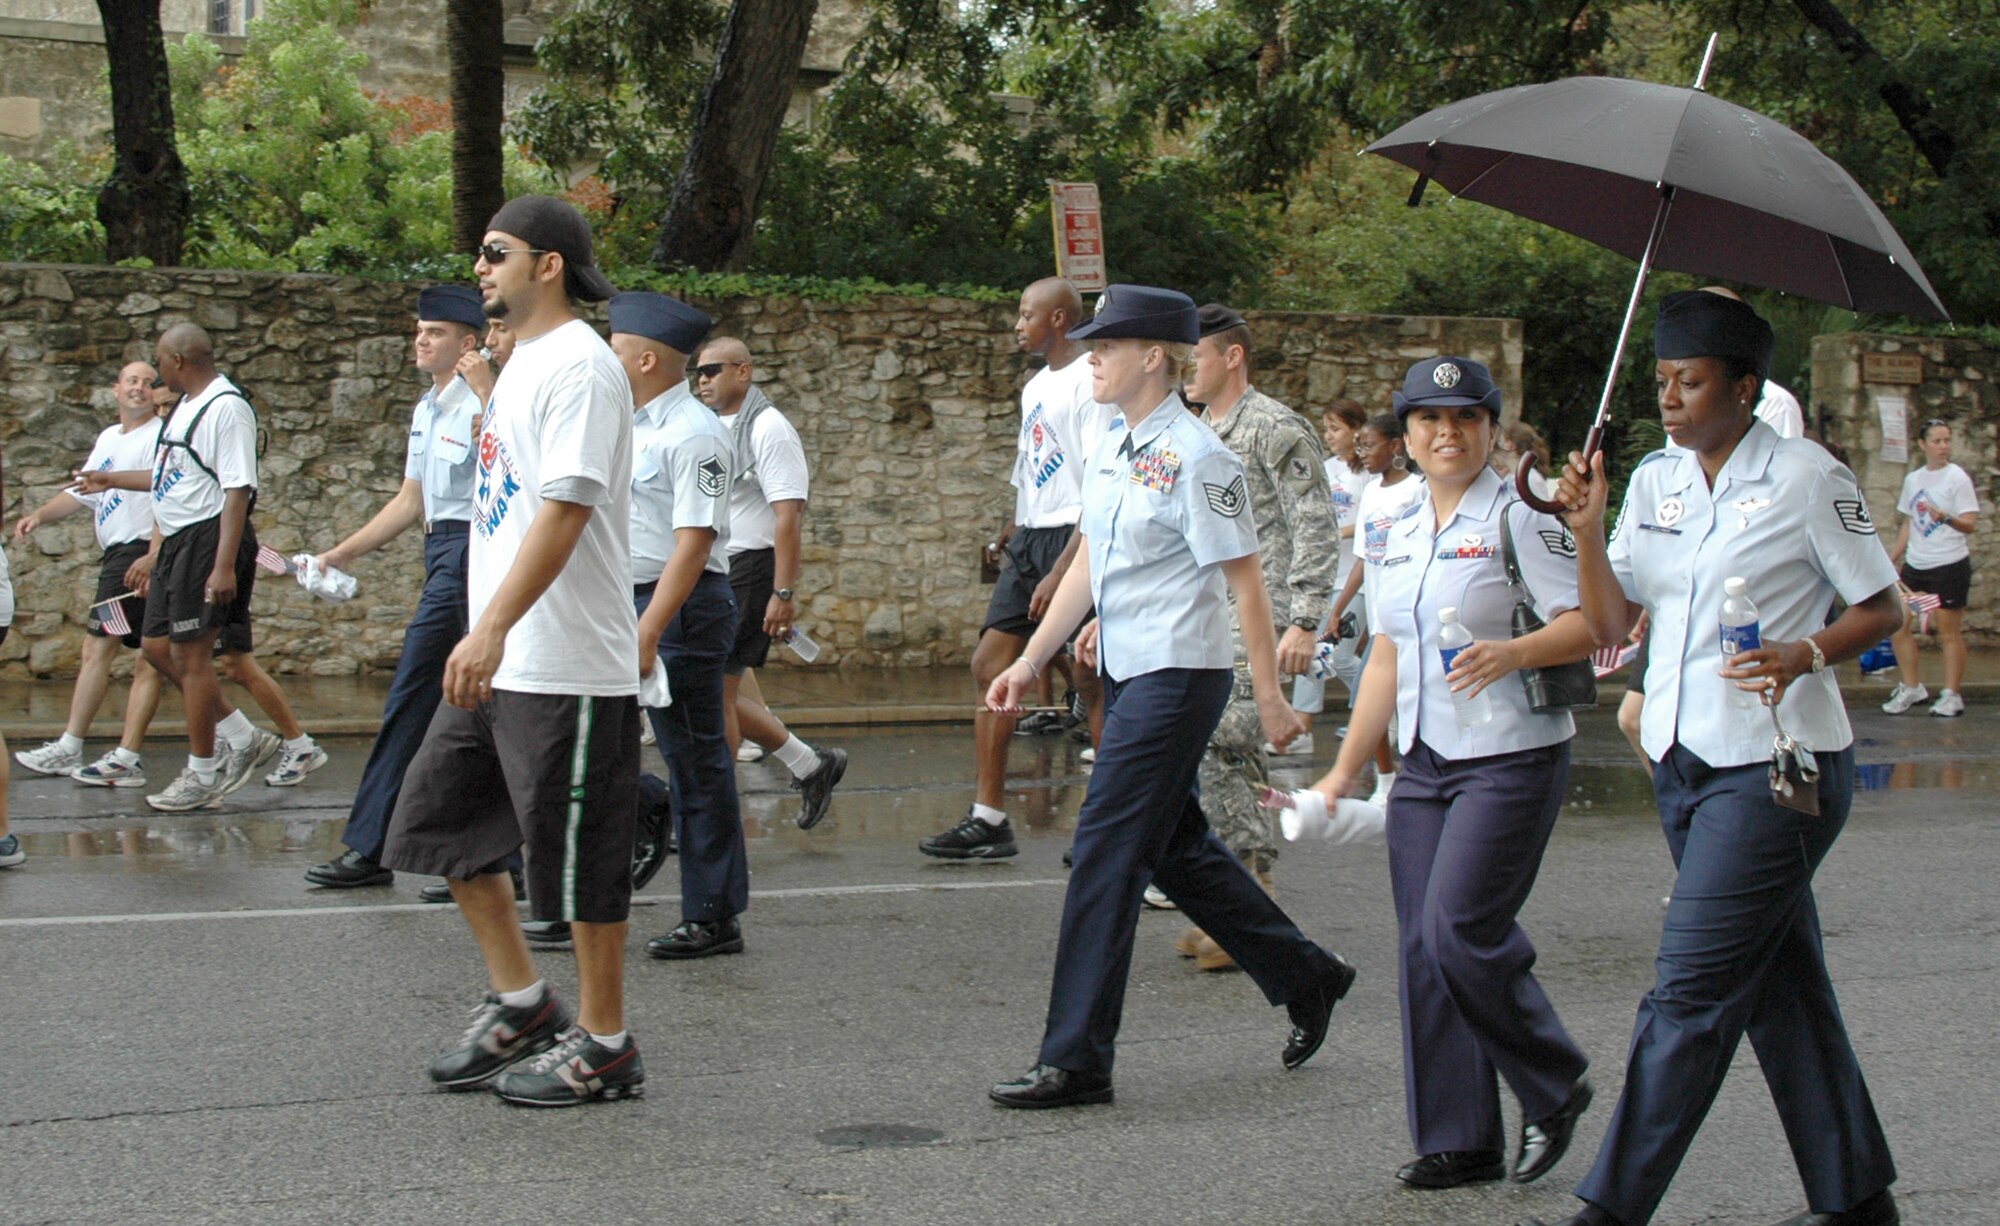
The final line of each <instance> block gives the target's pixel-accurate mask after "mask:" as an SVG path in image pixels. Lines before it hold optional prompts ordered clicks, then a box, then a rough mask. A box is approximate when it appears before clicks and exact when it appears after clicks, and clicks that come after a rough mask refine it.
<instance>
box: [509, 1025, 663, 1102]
mask: <svg viewBox="0 0 2000 1226" xmlns="http://www.w3.org/2000/svg"><path fill="white" fill-rule="evenodd" d="M493 1092H494V1093H495V1094H498V1095H499V1096H500V1097H501V1098H503V1099H505V1100H506V1101H508V1102H510V1103H518V1104H520V1105H521V1106H523V1107H577V1106H581V1105H583V1104H584V1103H588V1102H595V1101H597V1100H599V1099H610V1098H638V1097H640V1096H641V1095H643V1094H644V1093H645V1092H646V1066H645V1064H644V1063H643V1062H642V1061H641V1060H640V1059H639V1046H638V1044H636V1043H634V1042H633V1041H632V1036H630V1035H627V1036H625V1046H624V1047H622V1048H620V1049H619V1050H617V1051H612V1050H611V1049H610V1048H608V1047H606V1046H604V1045H603V1044H602V1043H599V1042H598V1041H597V1040H596V1039H593V1038H591V1037H590V1034H589V1032H588V1031H586V1030H584V1028H583V1027H581V1026H571V1027H570V1028H569V1029H568V1030H567V1031H565V1032H564V1033H563V1036H562V1038H561V1039H560V1040H559V1041H558V1042H557V1043H556V1045H555V1046H554V1047H551V1048H549V1049H548V1050H547V1051H545V1052H543V1053H541V1054H540V1055H538V1056H535V1057H533V1058H532V1059H528V1060H523V1061H521V1062H520V1063H518V1064H516V1065H514V1067H512V1068H510V1069H508V1070H507V1071H506V1072H504V1073H502V1074H500V1075H499V1076H498V1077H495V1078H494V1079H493Z"/></svg>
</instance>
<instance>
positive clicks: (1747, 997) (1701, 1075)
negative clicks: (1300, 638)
mask: <svg viewBox="0 0 2000 1226" xmlns="http://www.w3.org/2000/svg"><path fill="white" fill-rule="evenodd" d="M1771 344H1772V336H1771V328H1770V325H1769V324H1767V323H1765V322H1764V321H1763V320H1762V319H1760V318H1758V316H1757V313H1756V312H1755V311H1753V310H1751V308H1750V307H1749V306H1747V305H1745V304H1744V303H1742V302H1738V301H1735V300H1734V299H1731V298H1725V297H1722V296H1720V295H1717V294H1711V293H1706V292H1703V291H1700V290H1690V291H1687V292H1685V293H1678V294H1670V295H1668V296H1667V298H1666V299H1665V300H1664V301H1662V302H1661V304H1660V314H1659V324H1658V328H1657V331H1656V333H1655V350H1656V352H1657V354H1658V357H1659V364H1658V366H1657V368H1656V375H1657V378H1658V385H1659V392H1660V418H1661V422H1662V424H1663V425H1665V427H1666V431H1667V437H1669V438H1671V439H1673V440H1674V442H1676V443H1678V444H1679V445H1680V449H1679V450H1676V451H1672V452H1654V453H1653V454H1652V455H1650V456H1648V457H1647V458H1646V459H1645V460H1643V461H1641V462H1640V464H1639V466H1638V468H1637V469H1635V470H1634V471H1633V473H1632V481H1631V485H1630V486H1629V487H1628V488H1627V490H1626V493H1625V505H1624V507H1623V509H1621V510H1620V512H1619V516H1618V525H1617V527H1616V528H1614V529H1613V531H1612V535H1611V540H1610V543H1609V544H1608V545H1607V544H1606V542H1605V538H1604V507H1605V501H1606V498H1607V493H1606V485H1605V479H1604V463H1603V456H1602V455H1601V454H1600V455H1599V456H1597V457H1596V458H1595V459H1594V460H1593V462H1592V464H1591V468H1590V471H1589V473H1588V474H1586V473H1585V472H1584V471H1583V470H1582V468H1581V467H1579V465H1578V461H1577V459H1576V457H1574V456H1572V457H1571V463H1570V466H1569V467H1568V469H1567V470H1566V472H1565V474H1564V477H1563V480H1562V482H1561V484H1560V486H1559V487H1558V493H1557V498H1558V499H1559V500H1560V501H1561V502H1562V503H1563V504H1564V505H1565V506H1567V507H1569V508H1571V509H1570V511H1569V513H1568V515H1567V516H1566V518H1567V519H1568V521H1569V524H1570V527H1571V528H1572V529H1573V530H1574V531H1575V533H1576V538H1577V554H1578V560H1579V563H1580V567H1581V573H1580V583H1581V591H1582V601H1583V605H1582V607H1583V611H1584V614H1585V616H1586V617H1588V618H1589V619H1590V622H1591V625H1592V628H1593V629H1594V630H1595V632H1596V636H1597V641H1598V642H1600V643H1614V642H1617V641H1618V640H1619V639H1620V638H1622V637H1623V636H1624V635H1625V633H1626V631H1627V630H1629V629H1630V628H1631V626H1632V623H1633V622H1634V621H1635V620H1636V619H1637V618H1638V616H1639V614H1640V613H1641V612H1642V611H1643V612H1650V613H1651V614H1652V627H1653V628H1652V652H1651V659H1650V661H1649V662H1648V665H1647V669H1646V709H1645V714H1644V716H1643V717H1642V725H1641V729H1640V736H1641V739H1642V741H1643V743H1644V745H1645V749H1646V754H1647V756H1648V757H1650V758H1652V759H1653V760H1654V761H1655V762H1656V763H1657V764H1658V765H1657V766H1655V767H1654V770H1653V792H1654V795H1655V796H1656V797H1657V799H1658V801H1659V806H1660V824H1661V825H1662V826H1663V827H1664V828H1665V830H1666V836H1667V849H1668V850H1669V851H1670V852H1672V854H1673V857H1674V863H1675V864H1676V865H1677V866H1679V869H1680V873H1679V876H1678V877H1677V878H1676V879H1675V881H1674V892H1673V897H1672V898H1671V899H1670V900H1669V901H1668V904H1667V917H1666V923H1665V925H1664V927H1663V928H1662V930H1661V933H1660V952H1659V957H1658V958H1657V960H1656V961H1655V963H1654V969H1655V979H1654V983H1653V988H1652V990H1651V991H1650V992H1648V993H1647V994H1646V996H1645V997H1644V999H1642V1000H1641V1001H1640V1002H1639V1016H1638V1021H1637V1024H1636V1025H1635V1026H1634V1028H1633V1032H1632V1050H1631V1053H1630V1055H1629V1057H1628V1062H1627V1065H1626V1069H1625V1090H1624V1093H1623V1095H1621V1096H1620V1098H1619V1100H1618V1107H1617V1110H1616V1111H1615V1112H1614V1114H1613V1116H1612V1119H1611V1122H1610V1125H1609V1126H1608V1128H1607V1130H1606V1132H1605V1136H1604V1142H1603V1146H1602V1148H1601V1149H1600V1150H1599V1151H1598V1155H1597V1165H1596V1166H1595V1167H1594V1168H1593V1169H1592V1170H1591V1172H1590V1174H1589V1176H1588V1177H1586V1178H1585V1179H1584V1181H1583V1183H1582V1185H1581V1186H1579V1187H1578V1188H1577V1195H1578V1196H1579V1197H1581V1198H1583V1200H1584V1201H1585V1202H1586V1204H1585V1205H1584V1207H1583V1209H1582V1210H1581V1211H1580V1212H1578V1213H1577V1214H1575V1215H1574V1216H1572V1217H1570V1218H1567V1219H1565V1222H1564V1224H1563V1226H1610V1224H1618V1226H1644V1224H1645V1223H1646V1222H1647V1221H1648V1220H1650V1219H1651V1218H1652V1216H1653V1213H1654V1211H1655V1210H1656V1209H1657V1208H1658V1207H1659V1203H1660V1199H1661V1197H1663V1196H1665V1195H1666V1191H1667V1185H1668V1183H1669V1182H1670V1181H1671V1180H1672V1179H1673V1176H1674V1171H1675V1170H1676V1169H1677V1168H1678V1167H1679V1166H1680V1163H1681V1159H1682V1158H1683V1157H1684V1156H1685V1155H1686V1153H1687V1149H1688V1146H1689V1145H1690V1144H1691V1143H1692V1142H1693V1141H1694V1136H1695V1133H1696V1131H1698V1130H1699V1129H1700V1127H1701V1122H1702V1119H1703V1117H1704V1116H1705V1115H1707V1113H1708V1109H1709V1105H1710V1104H1711V1103H1713V1102H1714V1101H1715V1095H1716V1092H1717V1091H1718V1090H1720V1089H1721V1088H1722V1079H1723V1078H1724V1077H1725V1076H1727V1075H1728V1072H1729V1063H1730V1060H1731V1059H1732V1058H1733V1057H1734V1056H1735V1054H1736V1044H1737V1041H1738V1040H1739V1039H1741V1038H1742V1037H1743V1036H1744V1034H1746V1033H1747V1034H1748V1035H1749V1036H1750V1045H1751V1046H1752V1047H1753V1048H1754V1049H1755V1050H1756V1053H1757V1062H1758V1064H1759V1065H1761V1066H1762V1068H1763V1070H1764V1080H1765V1081H1766V1082H1767V1083H1769V1085H1770V1089H1771V1098H1772V1100H1773V1102H1774V1103H1775V1104H1776V1106H1777V1111H1778V1118H1779V1120H1780V1121H1781V1122H1782V1123H1783V1125H1784V1129H1785V1138H1786V1140H1788V1141H1789V1142H1790V1143H1791V1150H1792V1157H1793V1160H1794V1161H1795V1162H1796V1163H1797V1164H1798V1168H1799V1175H1800V1177H1801V1179H1802V1181H1803V1182H1804V1184H1805V1191H1806V1203H1807V1205H1808V1206H1809V1208H1808V1210H1807V1212H1806V1213H1804V1214H1801V1215H1800V1216H1798V1217H1794V1218H1791V1219H1788V1221H1787V1222H1786V1223H1785V1226H1889V1224H1892V1223H1895V1222H1897V1221H1898V1220H1899V1218H1898V1215H1897V1211H1896V1202H1895V1200H1894V1198H1893V1197H1891V1196H1890V1194H1889V1185H1890V1184H1891V1183H1892V1182H1894V1181H1895V1178H1896V1168H1895V1163H1894V1162H1893V1161H1892V1160H1891V1158H1890V1156H1889V1145H1888V1142H1887V1141H1886V1140H1885V1139H1884V1137H1883V1135H1882V1126H1881V1123H1880V1122H1879V1121H1878V1120H1877V1119H1876V1117H1875V1108H1874V1106H1873V1104H1872V1103H1870V1101H1869V1098H1868V1088H1867V1086H1866V1085H1865V1084H1864V1083H1863V1081H1862V1078H1861V1067H1860V1065H1859V1064H1858V1063H1857V1062H1856V1061H1855V1058H1854V1048H1853V1046H1852V1045H1851V1044H1850V1043H1849V1042H1848V1038H1847V1029H1846V1026H1845V1025H1844V1024H1843V1023H1842V1021H1841V1018H1840V1006H1839V1003H1838V1002H1836V1001H1835V999H1834V995H1833V984H1832V982H1831V981H1830V980H1829V979H1828V977H1827V969H1826V956H1825V951H1824V949H1823V948H1822V946H1821V941H1820V928H1819V911H1818V908H1817V906H1816V905H1815V903H1814V901H1813V892H1812V878H1813V873H1814V871H1815V870H1816V869H1817V868H1818V867H1819V863H1820V861H1821V860H1822V859H1824V858H1825V856H1826V853H1827V851H1828V849H1829V848H1831V847H1832V846H1833V841H1834V839H1835V838H1836V837H1837V836H1838V835H1839V834H1840V828H1841V826H1842V825H1843V824H1845V822H1846V821H1847V812H1848V807H1849V805H1850V803H1851V802H1852V801H1853V798H1854V750H1853V748H1852V743H1853V733H1852V732H1851V731H1850V730H1849V728H1848V724H1847V712H1846V710H1845V708H1844V707H1843V706H1842V705H1841V700H1840V690H1839V688H1838V687H1837V686H1836V685H1835V684H1834V678H1833V673H1832V672H1830V671H1826V666H1827V665H1828V664H1829V663H1835V662H1838V661H1841V660H1850V659H1853V658H1854V657H1855V656H1857V655H1859V654H1860V653H1861V652H1862V651H1863V650H1864V649H1865V648H1867V647H1869V646H1872V645H1873V644H1875V643H1877V642H1880V641H1881V639H1882V636H1883V635H1885V634H1887V633H1889V632H1890V631H1891V630H1893V629H1895V628H1896V626H1897V625H1898V624H1899V623H1900V621H1901V614H1902V608H1901V606H1900V604H1899V603H1898V602H1897V599H1896V588H1895V584H1896V572H1895V569H1894V568H1893V567H1891V566H1890V564H1889V556H1888V554H1887V552H1885V551H1884V550H1883V548H1882V542H1881V540H1880V539H1879V538H1878V537H1877V536H1876V535H1875V525H1874V523H1873V522H1872V521H1871V520H1870V519H1869V516H1868V507H1867V504H1866V503H1865V502H1864V501H1863V500H1862V497H1861V493H1860V491H1859V490H1858V489H1856V487H1855V483H1854V475H1853V474H1852V473H1850V472H1848V471H1847V469H1846V467H1844V466H1843V465H1841V464H1840V463H1839V462H1838V461H1836V460H1834V459H1833V458H1832V457H1831V456H1829V455H1828V454H1827V453H1826V452H1825V451H1823V450H1822V449H1821V448H1820V447H1819V446H1818V445H1816V444H1814V443H1811V442H1808V441H1804V440H1800V439H1780V438H1779V437H1778V436H1777V434H1776V433H1774V432H1773V431H1772V430H1771V428H1770V427H1769V426H1767V425H1765V424H1763V423H1762V422H1759V421H1757V420H1756V419H1755V417H1753V416H1752V413H1751V409H1752V407H1753V406H1754V405H1755V404H1756V403H1757V394H1758V389H1759V388H1760V387H1761V386H1762V384H1763V381H1764V376H1765V375H1766V373H1767V372H1768V370H1769V367H1770V360H1771ZM1732 576H1741V577H1742V578H1744V579H1746V580H1748V582H1749V593H1748V594H1749V596H1750V598H1751V599H1752V600H1753V601H1754V602H1755V603H1756V605H1757V607H1758V612H1759V615H1760V624H1761V629H1762V642H1763V645H1762V646H1761V647H1759V648H1758V649H1756V650H1754V651H1746V652H1742V653H1740V654H1737V655H1735V656H1733V657H1731V658H1730V659H1727V660H1725V659H1723V658H1722V654H1721V636H1720V634H1719V633H1718V626H1719V625H1720V612H1721V606H1722V600H1723V583H1724V581H1725V580H1727V579H1729V578H1731V577H1732ZM1835 595H1838V596H1839V597H1840V598H1841V599H1843V600H1845V601H1846V602H1847V608H1846V610H1845V611H1843V612H1842V613H1841V614H1840V616H1839V617H1838V618H1836V619H1835V620H1834V621H1833V623H1832V624H1831V625H1827V624H1826V611H1827V607H1828V606H1829V605H1831V604H1832V603H1833V598H1834V596H1835ZM1729 685H1735V686H1736V687H1737V688H1738V689H1742V690H1754V691H1758V692H1760V693H1761V694H1762V695H1763V696H1764V697H1765V699H1766V701H1776V702H1777V703H1778V713H1779V714H1780V715H1781V716H1782V718H1783V720H1784V725H1785V731H1786V732H1788V733H1789V734H1790V735H1791V736H1793V737H1795V738H1796V739H1797V740H1798V741H1800V742H1801V743H1802V744H1803V746H1804V747H1805V748H1806V749H1808V750H1811V751H1813V757H1814V758H1815V759H1816V761H1817V763H1818V767H1819V779H1818V784H1817V788H1816V791H1817V795H1818V800H1819V813H1818V815H1817V816H1807V815H1805V814H1803V813H1800V812H1797V811H1795V810H1794V809H1792V808H1788V807H1785V806H1782V805H1780V804H1778V803H1777V802H1776V800H1775V798H1774V797H1773V794H1772V791H1771V781H1770V777H1769V773H1768V772H1769V768H1770V765H1771V747H1772V742H1773V736H1774V729H1773V724H1772V717H1771V713H1770V712H1769V711H1768V710H1766V709H1764V708H1763V707H1762V706H1736V705H1733V704H1732V703H1731V702H1729V701H1726V699H1727V697H1728V695H1727V694H1726V692H1725V688H1724V687H1726V686H1729ZM1805 786H1807V787H1811V786H1813V785H1812V784H1810V783H1807V784H1806V785H1805ZM1531 1220H1532V1219H1531ZM1537 1226H1539V1223H1537Z"/></svg>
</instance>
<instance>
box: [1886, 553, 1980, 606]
mask: <svg viewBox="0 0 2000 1226" xmlns="http://www.w3.org/2000/svg"><path fill="white" fill-rule="evenodd" d="M1903 586H1905V587H1907V588H1909V589H1910V590H1911V591H1913V592H1931V593H1933V594H1935V595H1936V596H1937V598H1938V607H1939V608H1941V609H1963V608H1964V607H1965V598H1966V594H1967V593H1969V592H1970V591H1971V590H1972V559H1971V558H1960V559H1959V560H1958V561H1956V562H1946V563H1945V564H1944V565H1943V566H1931V567H1916V566H1905V567H1903Z"/></svg>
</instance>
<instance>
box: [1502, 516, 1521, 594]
mask: <svg viewBox="0 0 2000 1226" xmlns="http://www.w3.org/2000/svg"><path fill="white" fill-rule="evenodd" d="M1519 501H1520V499H1518V498H1509V499H1508V500H1507V502H1506V504H1505V505H1504V506H1502V507H1501V508H1500V564H1501V565H1502V566H1503V567H1505V568H1506V571H1507V586H1508V587H1511V588H1513V589H1514V591H1515V593H1516V594H1517V595H1521V596H1526V595H1527V592H1528V585H1527V584H1526V583H1524V582H1522V580H1521V560H1520V559H1519V558H1517V557H1516V556H1515V555H1514V524H1513V520H1512V518H1511V517H1510V516H1509V514H1508V512H1510V511H1512V510H1513V509H1514V504H1515V503H1516V502H1519Z"/></svg>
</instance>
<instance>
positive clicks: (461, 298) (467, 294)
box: [417, 285, 486, 332]
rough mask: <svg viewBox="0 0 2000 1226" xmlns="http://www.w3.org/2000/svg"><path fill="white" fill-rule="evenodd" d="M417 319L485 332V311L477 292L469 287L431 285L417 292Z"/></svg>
mask: <svg viewBox="0 0 2000 1226" xmlns="http://www.w3.org/2000/svg"><path fill="white" fill-rule="evenodd" d="M417 318H418V319H428V320H431V321H433V322H435V323H447V324H464V325H465V326H466V327H468V328H473V329H476V330H478V331H481V332H484V331H485V330H486V309H485V307H484V305H483V304H482V303H481V302H480V299H479V291H478V290H476V289H473V288H472V287H471V286H469V285H433V286H429V287H428V288H425V289H420V290H418V291H417Z"/></svg>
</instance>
